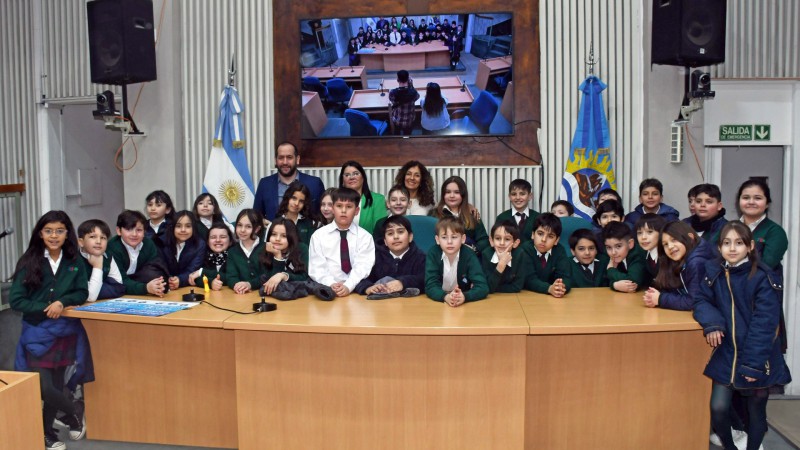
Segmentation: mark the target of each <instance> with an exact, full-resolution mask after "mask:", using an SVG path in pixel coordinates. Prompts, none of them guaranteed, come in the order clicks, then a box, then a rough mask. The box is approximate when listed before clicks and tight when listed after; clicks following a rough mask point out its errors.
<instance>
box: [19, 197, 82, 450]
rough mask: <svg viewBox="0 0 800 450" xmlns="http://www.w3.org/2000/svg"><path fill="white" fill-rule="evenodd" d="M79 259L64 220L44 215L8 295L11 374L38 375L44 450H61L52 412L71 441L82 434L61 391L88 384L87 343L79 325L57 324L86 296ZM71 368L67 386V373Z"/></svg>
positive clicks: (75, 411)
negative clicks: (14, 332) (15, 331)
mask: <svg viewBox="0 0 800 450" xmlns="http://www.w3.org/2000/svg"><path fill="white" fill-rule="evenodd" d="M82 259H83V258H81V256H80V253H79V249H78V243H77V238H76V236H75V229H74V228H73V227H72V221H70V219H69V216H67V214H66V213H65V212H63V211H50V212H48V213H46V214H45V215H44V216H42V217H41V218H40V219H39V221H38V222H37V223H36V226H35V227H34V229H33V235H32V236H31V239H30V243H29V244H28V249H27V250H26V251H25V253H24V254H23V255H22V257H21V258H20V260H19V262H18V263H17V268H16V270H15V272H14V281H13V283H12V284H11V290H10V291H9V300H10V303H11V308H13V309H14V310H15V311H19V312H21V313H22V335H21V336H20V340H19V345H18V346H17V354H16V359H15V361H14V370H17V371H32V372H36V373H38V374H39V383H40V387H41V394H42V401H43V408H42V413H43V415H44V430H45V431H44V442H45V448H47V449H63V448H66V446H65V445H64V443H62V442H60V441H59V440H58V436H57V435H56V433H55V430H54V429H53V423H54V421H55V418H56V413H57V412H58V411H62V412H64V413H65V416H64V417H63V418H62V419H61V420H62V422H63V423H64V424H66V425H67V426H68V427H69V430H70V432H69V434H70V438H71V439H72V440H78V439H81V438H82V437H83V436H84V435H85V433H86V423H85V421H84V418H83V410H82V408H81V407H80V406H79V405H77V404H75V403H73V402H72V400H71V399H70V398H69V397H68V396H67V395H66V394H65V391H64V387H65V384H66V387H68V388H69V389H74V388H75V387H76V386H77V384H79V383H84V382H89V381H93V380H94V374H93V373H92V372H91V360H90V358H91V356H90V354H89V353H88V346H89V343H88V339H87V337H86V332H85V331H84V329H83V326H82V325H81V322H80V320H77V319H68V318H61V313H62V312H63V311H64V308H65V307H67V306H77V305H80V304H83V303H84V302H85V301H86V298H87V297H88V295H89V291H88V285H87V276H86V271H85V269H84V263H83V261H81V260H82ZM75 364H77V365H76V368H77V369H76V372H75V373H74V375H71V376H70V377H69V380H68V382H67V381H66V380H65V373H66V371H67V368H68V367H69V366H72V365H75Z"/></svg>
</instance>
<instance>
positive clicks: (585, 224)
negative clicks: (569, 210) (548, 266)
mask: <svg viewBox="0 0 800 450" xmlns="http://www.w3.org/2000/svg"><path fill="white" fill-rule="evenodd" d="M559 219H560V220H561V238H560V239H559V240H558V243H559V244H561V246H562V247H564V250H566V251H567V255H571V254H572V253H571V251H572V250H571V249H570V248H569V237H570V236H572V233H574V232H575V230H581V229H585V230H591V229H592V224H591V223H589V221H588V220H586V219H584V218H582V217H559ZM600 245H603V243H602V242H600ZM597 250H600V249H599V248H598V249H597Z"/></svg>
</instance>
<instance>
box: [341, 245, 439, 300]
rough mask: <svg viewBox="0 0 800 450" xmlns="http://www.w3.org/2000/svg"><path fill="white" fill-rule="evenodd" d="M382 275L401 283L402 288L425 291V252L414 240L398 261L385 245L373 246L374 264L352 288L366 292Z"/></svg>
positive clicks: (359, 292) (357, 291) (359, 291)
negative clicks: (366, 275)
mask: <svg viewBox="0 0 800 450" xmlns="http://www.w3.org/2000/svg"><path fill="white" fill-rule="evenodd" d="M383 277H392V278H394V279H395V280H397V281H399V282H401V283H403V288H416V289H419V291H420V292H425V253H424V252H423V251H422V250H420V249H419V247H417V245H416V244H414V242H411V245H409V247H408V251H407V252H406V253H405V254H404V255H403V257H402V258H401V259H400V261H396V260H395V256H394V254H393V253H392V252H391V251H389V249H388V248H387V247H386V246H383V245H380V246H375V265H374V266H373V267H372V272H370V274H369V276H368V277H367V278H364V279H363V280H361V281H360V282H359V283H358V284H357V285H356V288H355V289H354V292H356V293H357V294H362V295H363V294H366V291H367V288H370V287H372V286H373V285H374V284H375V283H376V282H377V281H378V280H380V279H381V278H383Z"/></svg>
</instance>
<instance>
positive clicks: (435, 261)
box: [425, 246, 489, 302]
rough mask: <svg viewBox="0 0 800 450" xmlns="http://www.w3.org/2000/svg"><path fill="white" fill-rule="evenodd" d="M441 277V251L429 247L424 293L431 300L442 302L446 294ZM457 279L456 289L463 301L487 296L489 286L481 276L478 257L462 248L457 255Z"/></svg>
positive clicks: (442, 270)
mask: <svg viewBox="0 0 800 450" xmlns="http://www.w3.org/2000/svg"><path fill="white" fill-rule="evenodd" d="M443 277H444V264H443V263H442V249H441V248H440V247H438V246H434V247H431V249H430V250H429V251H428V256H427V258H426V260H425V293H426V294H428V297H430V299H431V300H436V301H437V302H443V301H444V297H445V295H447V294H448V292H445V291H444V289H442V278H443ZM457 277H458V278H457V279H458V287H460V288H461V290H462V291H463V292H464V300H465V301H468V302H472V301H475V300H483V299H484V298H486V296H487V295H489V284H488V283H487V282H486V277H485V276H484V275H483V270H482V269H481V263H480V262H479V261H478V257H477V256H475V252H473V251H472V250H471V249H469V248H467V247H464V246H462V247H461V250H460V251H459V253H458V267H457Z"/></svg>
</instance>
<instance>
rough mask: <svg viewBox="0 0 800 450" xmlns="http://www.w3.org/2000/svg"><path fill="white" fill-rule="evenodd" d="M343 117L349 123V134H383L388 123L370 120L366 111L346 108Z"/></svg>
mask: <svg viewBox="0 0 800 450" xmlns="http://www.w3.org/2000/svg"><path fill="white" fill-rule="evenodd" d="M344 118H345V120H347V123H348V124H349V125H350V136H383V135H384V134H385V133H386V128H388V125H387V124H386V122H385V121H383V120H370V118H369V116H368V115H367V113H365V112H363V111H359V110H357V109H346V110H345V111H344Z"/></svg>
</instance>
